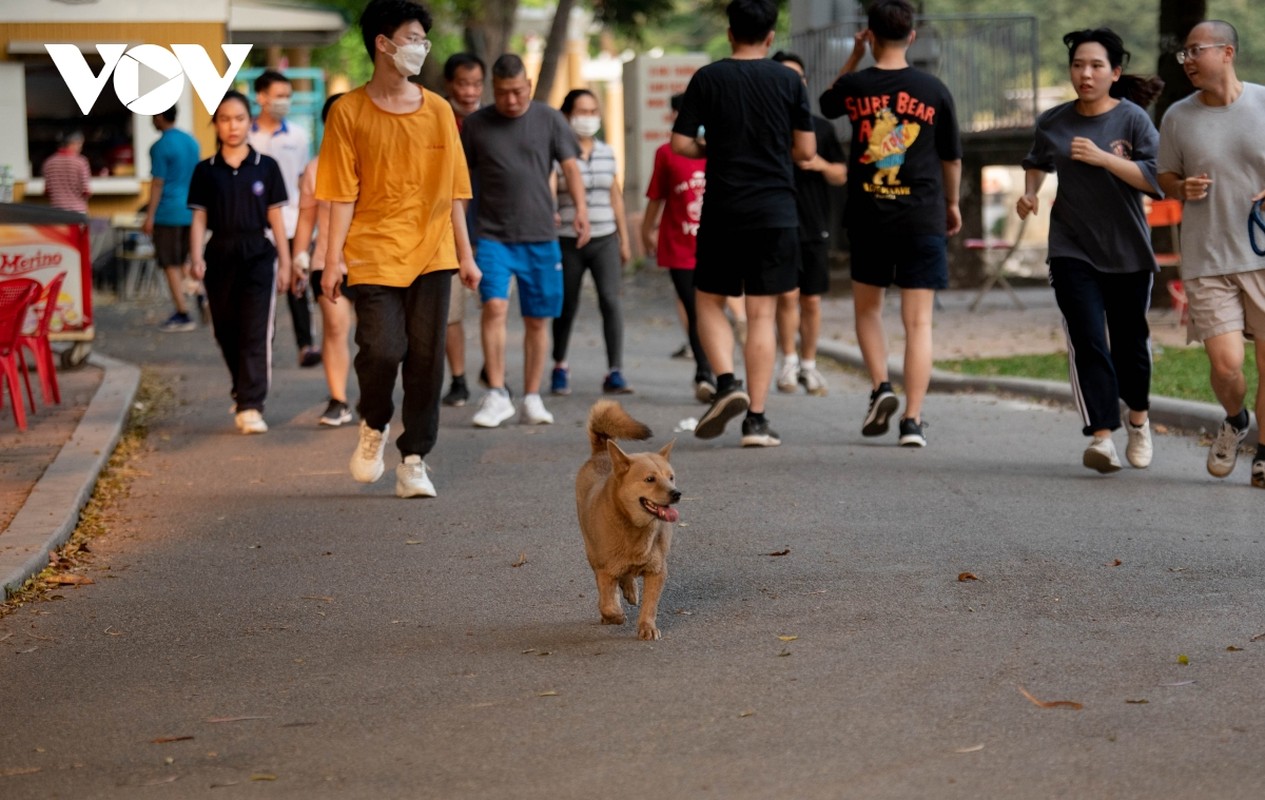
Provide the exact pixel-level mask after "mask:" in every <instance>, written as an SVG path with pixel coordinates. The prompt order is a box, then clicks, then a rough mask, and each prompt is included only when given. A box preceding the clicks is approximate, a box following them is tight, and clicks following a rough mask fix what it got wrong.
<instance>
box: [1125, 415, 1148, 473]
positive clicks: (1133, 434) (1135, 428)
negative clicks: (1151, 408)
mask: <svg viewBox="0 0 1265 800" xmlns="http://www.w3.org/2000/svg"><path fill="white" fill-rule="evenodd" d="M1124 429H1125V432H1126V433H1128V434H1129V444H1127V445H1126V446H1125V448H1124V455H1125V458H1127V459H1129V463H1130V464H1132V465H1133V466H1134V467H1135V468H1136V469H1146V468H1147V467H1149V466H1151V453H1152V450H1153V448H1152V446H1151V420H1149V419H1146V420H1143V421H1142V424H1141V425H1134V424H1133V423H1132V422H1129V421H1128V420H1125V423H1124Z"/></svg>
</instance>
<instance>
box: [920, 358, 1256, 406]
mask: <svg viewBox="0 0 1265 800" xmlns="http://www.w3.org/2000/svg"><path fill="white" fill-rule="evenodd" d="M936 366H937V367H938V368H940V369H943V370H946V371H948V372H958V373H962V374H966V375H990V376H992V375H995V376H1004V377H1013V378H1036V379H1038V380H1047V381H1066V380H1067V379H1068V378H1067V354H1066V353H1046V354H1042V355H1025V356H1009V357H1006V358H967V359H962V360H960V361H937V362H936ZM1243 372H1244V374H1245V375H1246V376H1247V397H1248V406H1249V407H1251V405H1252V402H1253V398H1255V397H1256V357H1255V355H1254V353H1253V349H1252V346H1251V345H1250V344H1249V345H1248V348H1247V359H1246V361H1245V363H1244V365H1243ZM1151 394H1152V395H1155V396H1160V397H1176V398H1179V399H1182V400H1197V401H1200V402H1204V403H1215V402H1217V399H1216V397H1215V396H1214V395H1213V393H1212V387H1211V386H1209V385H1208V357H1207V356H1206V355H1204V351H1203V348H1202V347H1180V348H1175V347H1166V348H1159V347H1157V348H1156V349H1155V366H1154V368H1153V369H1152V371H1151Z"/></svg>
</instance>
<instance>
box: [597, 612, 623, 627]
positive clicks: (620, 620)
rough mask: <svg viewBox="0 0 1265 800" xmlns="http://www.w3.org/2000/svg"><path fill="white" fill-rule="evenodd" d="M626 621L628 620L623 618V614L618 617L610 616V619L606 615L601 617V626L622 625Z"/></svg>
mask: <svg viewBox="0 0 1265 800" xmlns="http://www.w3.org/2000/svg"><path fill="white" fill-rule="evenodd" d="M627 621H628V618H627V617H625V616H624V615H623V614H620V615H619V616H610V617H608V616H606V615H602V624H603V625H623V624H624V623H625V622H627Z"/></svg>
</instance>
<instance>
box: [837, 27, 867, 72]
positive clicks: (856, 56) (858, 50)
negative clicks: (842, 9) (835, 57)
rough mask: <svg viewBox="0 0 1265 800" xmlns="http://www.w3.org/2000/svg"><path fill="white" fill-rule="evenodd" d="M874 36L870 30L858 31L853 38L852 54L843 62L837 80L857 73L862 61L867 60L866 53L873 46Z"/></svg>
mask: <svg viewBox="0 0 1265 800" xmlns="http://www.w3.org/2000/svg"><path fill="white" fill-rule="evenodd" d="M873 41H874V34H873V33H871V32H870V29H869V28H864V29H862V30H859V31H857V32H856V33H855V34H853V36H852V52H851V53H849V54H848V60H847V61H845V62H843V66H842V67H841V68H840V69H839V74H838V75H837V76H836V78H841V77H843V76H844V75H847V74H848V73H849V72H856V71H857V67H858V66H860V65H861V59H863V58H865V51H866V50H867V49H868V48H869V47H872V46H873Z"/></svg>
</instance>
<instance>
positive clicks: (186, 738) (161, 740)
mask: <svg viewBox="0 0 1265 800" xmlns="http://www.w3.org/2000/svg"><path fill="white" fill-rule="evenodd" d="M192 738H193V737H192V736H159V737H158V738H157V739H150V740H149V743H150V744H171V743H172V742H187V741H189V740H190V739H192Z"/></svg>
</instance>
